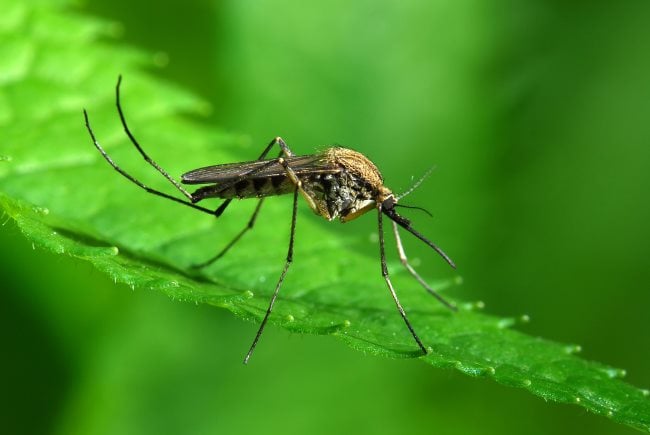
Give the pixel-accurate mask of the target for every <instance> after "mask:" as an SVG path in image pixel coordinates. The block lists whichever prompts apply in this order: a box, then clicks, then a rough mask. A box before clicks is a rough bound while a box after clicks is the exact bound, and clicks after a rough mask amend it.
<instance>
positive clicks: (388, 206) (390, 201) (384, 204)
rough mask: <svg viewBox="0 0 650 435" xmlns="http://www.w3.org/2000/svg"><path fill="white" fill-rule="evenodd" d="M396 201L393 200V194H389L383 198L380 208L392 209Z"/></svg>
mask: <svg viewBox="0 0 650 435" xmlns="http://www.w3.org/2000/svg"><path fill="white" fill-rule="evenodd" d="M396 203H397V201H395V197H394V196H393V195H391V196H389V197H388V198H386V199H385V200H384V202H382V203H381V208H383V209H384V210H392V209H394V208H395V204H396Z"/></svg>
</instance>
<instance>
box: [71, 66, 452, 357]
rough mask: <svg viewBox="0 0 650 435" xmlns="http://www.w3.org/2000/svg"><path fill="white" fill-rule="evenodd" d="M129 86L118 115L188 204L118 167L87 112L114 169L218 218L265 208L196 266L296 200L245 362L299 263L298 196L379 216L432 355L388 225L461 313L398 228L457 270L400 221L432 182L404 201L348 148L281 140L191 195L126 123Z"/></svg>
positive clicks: (229, 166)
mask: <svg viewBox="0 0 650 435" xmlns="http://www.w3.org/2000/svg"><path fill="white" fill-rule="evenodd" d="M121 83H122V76H119V78H118V80H117V85H116V87H115V104H116V106H117V113H118V115H119V117H120V121H121V123H122V127H123V128H124V132H125V133H126V135H127V136H128V138H129V140H130V141H131V143H132V144H133V146H134V147H135V148H136V149H137V150H138V152H139V153H140V154H141V155H142V157H143V158H144V160H145V161H146V162H147V163H148V164H149V165H151V166H153V167H154V168H155V169H156V171H158V172H159V173H160V174H161V175H162V176H163V177H165V178H166V179H167V180H168V181H169V182H170V183H171V184H172V185H173V186H174V187H175V188H176V190H177V191H178V192H180V194H182V195H183V197H184V198H179V197H176V196H173V195H170V194H167V193H165V192H162V191H160V190H156V189H152V188H151V187H148V186H146V185H145V184H144V183H142V182H141V181H139V180H138V179H136V178H135V177H133V176H132V175H130V174H128V173H127V172H126V171H124V170H123V169H122V168H121V167H120V166H118V165H117V164H116V163H115V162H114V161H113V160H112V159H111V157H110V156H109V155H108V154H107V153H106V151H105V150H104V149H103V148H102V146H101V145H100V144H99V142H98V141H97V139H96V137H95V134H94V132H93V130H92V128H91V126H90V121H89V119H88V113H87V112H86V110H85V109H84V111H83V113H84V119H85V123H86V128H87V129H88V133H89V134H90V137H91V139H92V142H93V144H94V145H95V147H96V148H97V150H98V151H99V152H100V153H101V155H102V156H103V157H104V159H106V161H107V162H108V163H109V164H110V165H111V166H112V167H113V169H115V170H116V171H117V172H119V173H120V174H121V175H122V176H124V177H125V178H126V179H128V180H129V181H131V182H132V183H134V184H136V185H137V186H139V187H140V188H142V189H144V190H145V191H147V192H149V193H151V194H154V195H157V196H160V197H163V198H166V199H169V200H171V201H174V202H177V203H180V204H183V205H185V206H188V207H191V208H193V209H195V210H198V211H200V212H203V213H207V214H210V215H212V216H214V217H219V216H221V215H222V214H223V212H224V211H225V210H226V208H227V207H228V205H230V203H231V202H232V200H233V199H234V198H238V199H244V198H257V199H258V202H257V206H256V207H255V210H254V211H253V214H252V215H251V217H250V218H249V220H248V223H247V224H246V226H245V227H244V228H243V229H242V230H241V231H240V232H239V233H238V234H237V235H236V236H235V237H234V238H233V239H232V240H231V241H230V243H228V244H227V245H226V246H225V247H224V248H223V249H222V250H221V251H220V252H218V253H217V254H216V255H214V256H213V257H211V258H209V259H208V260H207V261H204V262H203V263H200V264H197V265H195V267H199V268H202V267H206V266H208V265H210V264H212V263H214V262H215V261H217V260H218V259H219V258H221V257H223V256H224V255H225V254H226V252H228V251H229V250H230V248H232V247H233V245H235V244H236V243H237V242H238V241H239V240H240V239H241V237H242V236H243V235H244V234H245V233H246V232H247V231H249V230H251V229H252V228H253V226H254V225H255V221H256V219H257V216H258V214H259V212H260V209H261V207H262V203H263V202H264V199H265V198H266V197H267V196H276V195H284V194H291V195H292V196H293V207H292V214H291V229H290V233H289V249H288V252H287V256H286V259H285V263H284V267H283V269H282V272H281V273H280V278H279V279H278V281H277V283H276V285H275V289H274V291H273V295H272V296H271V300H270V301H269V305H268V308H267V309H266V314H265V315H264V318H263V319H262V323H261V324H260V326H259V329H258V331H257V334H256V335H255V338H254V340H253V343H252V344H251V346H250V349H249V350H248V353H247V354H246V357H245V358H244V364H248V361H249V360H250V358H251V355H252V354H253V351H254V350H255V347H256V346H257V343H258V341H259V339H260V337H261V336H262V332H263V331H264V327H265V326H266V323H267V321H268V319H269V316H270V315H271V312H272V311H273V306H274V305H275V301H276V299H277V296H278V293H279V291H280V287H282V283H283V282H284V279H285V276H286V274H287V271H288V270H289V267H290V266H291V263H292V262H293V246H294V239H295V233H296V216H297V211H298V196H301V197H302V198H304V200H305V201H306V202H307V204H308V205H309V208H311V209H312V211H314V213H316V214H317V215H319V216H322V217H323V218H325V219H327V220H328V221H332V220H334V219H339V220H340V221H341V222H349V221H351V220H353V219H356V218H358V217H359V216H361V215H363V214H365V213H367V212H369V211H370V210H373V209H375V210H377V229H378V233H379V257H380V263H381V274H382V276H383V278H384V280H385V281H386V285H387V286H388V290H389V291H390V294H391V297H392V298H393V301H394V302H395V305H396V306H397V310H398V311H399V314H400V316H402V319H403V320H404V323H405V324H406V327H407V328H408V330H409V332H410V333H411V335H412V336H413V339H414V340H415V342H416V343H417V345H418V347H419V349H420V350H421V351H422V354H423V355H426V354H427V349H426V347H425V346H424V344H423V343H422V340H420V337H419V336H418V335H417V333H416V332H415V329H414V328H413V326H412V325H411V322H410V321H409V319H408V317H407V315H406V312H405V311H404V308H403V307H402V304H401V303H400V301H399V298H398V297H397V293H396V292H395V288H394V287H393V284H392V282H391V279H390V275H389V273H388V267H387V265H386V254H385V249H384V222H383V216H384V215H385V216H387V217H388V218H389V219H390V220H391V223H392V226H393V234H394V236H395V242H396V244H397V251H398V254H399V258H400V261H401V263H402V264H403V266H404V267H405V268H406V269H407V271H408V272H409V273H410V274H411V275H412V276H413V277H414V278H415V279H416V280H417V281H418V282H419V283H420V285H421V286H422V287H423V288H424V289H425V290H426V291H427V292H429V293H430V294H431V295H433V296H434V297H435V298H436V299H438V300H439V301H440V302H441V303H442V304H443V305H445V306H446V307H447V308H449V309H451V310H452V311H456V306H455V305H453V304H451V303H450V302H448V301H446V300H445V299H444V298H443V297H442V296H441V295H440V294H438V293H437V292H436V291H435V290H433V289H432V288H431V287H430V286H429V285H428V284H427V283H426V281H424V279H423V278H422V277H421V276H420V275H419V274H418V273H417V272H416V271H415V269H414V268H413V267H412V266H411V265H410V264H409V262H408V259H407V257H406V253H405V251H404V247H403V245H402V240H401V238H400V235H399V231H398V227H401V228H403V229H405V230H406V231H408V232H409V233H411V234H412V235H414V236H415V237H417V238H418V239H420V240H421V241H422V242H424V243H426V244H427V245H428V246H429V247H430V248H432V249H433V250H434V251H435V252H437V253H438V254H439V255H440V256H441V257H442V258H443V259H444V260H445V261H446V262H447V263H448V264H449V265H450V266H451V267H452V268H456V265H455V264H454V262H453V261H452V260H451V259H450V258H449V257H448V256H447V254H445V253H444V252H443V251H442V250H441V249H440V248H439V247H438V246H436V245H435V244H434V243H433V242H431V241H430V240H429V239H427V238H426V237H424V236H423V235H422V234H420V233H419V232H418V231H416V230H415V229H414V228H413V227H412V226H411V222H410V221H409V220H408V219H406V218H405V217H403V216H401V215H399V214H398V213H397V211H396V208H397V207H400V206H402V205H401V204H398V201H399V200H400V199H401V198H402V197H404V196H406V195H408V194H409V193H411V192H412V191H413V190H414V189H415V188H416V187H417V186H418V185H419V184H420V182H421V181H422V179H423V178H424V177H423V178H421V179H420V180H419V181H418V182H416V183H415V185H414V186H413V187H412V188H411V189H409V190H408V191H407V192H405V193H403V194H402V195H396V194H394V193H393V192H392V191H391V190H390V189H388V188H387V187H386V186H384V180H383V178H382V175H381V173H380V172H379V170H378V169H377V167H376V166H375V164H374V163H372V162H371V161H370V160H369V159H368V158H367V157H366V156H364V155H363V154H361V153H359V152H357V151H353V150H351V149H348V148H342V147H331V148H328V149H326V150H324V151H323V152H320V153H318V154H313V155H304V156H297V155H294V153H293V152H292V151H291V150H290V149H289V147H288V146H287V144H286V143H285V142H284V140H282V138H281V137H276V138H274V139H273V140H272V141H271V142H270V143H269V144H268V145H267V146H266V148H264V151H262V154H260V156H259V157H258V158H257V160H254V161H250V162H239V163H226V164H221V165H211V166H206V167H203V168H199V169H195V170H192V171H189V172H187V173H185V174H183V175H182V176H181V183H182V184H186V185H191V184H196V185H204V186H202V187H199V188H198V189H196V190H195V191H194V192H192V193H190V192H189V191H188V190H186V189H185V188H184V187H183V186H182V185H181V183H179V182H178V181H177V180H175V179H174V178H172V177H171V176H170V175H169V173H168V172H167V171H165V170H164V169H163V168H162V167H161V166H160V165H158V163H156V162H155V161H154V160H152V159H151V157H149V155H148V154H147V153H146V152H145V151H144V149H143V148H142V146H141V145H140V144H139V143H138V141H137V140H136V138H135V137H134V135H133V133H132V132H131V129H130V128H129V126H128V124H127V122H126V117H125V116H124V111H123V110H122V104H121V103H120V85H121ZM276 146H277V147H278V148H280V152H279V154H278V157H277V158H271V159H269V158H267V155H268V154H269V152H270V151H271V150H272V149H273V148H274V147H276ZM426 175H428V174H425V176H426ZM207 198H221V199H224V201H223V202H222V203H221V205H219V206H218V207H217V208H216V209H214V210H213V209H210V208H206V207H203V206H202V205H198V204H197V203H198V202H200V201H202V200H204V199H207ZM402 207H408V206H402ZM412 208H417V207H412Z"/></svg>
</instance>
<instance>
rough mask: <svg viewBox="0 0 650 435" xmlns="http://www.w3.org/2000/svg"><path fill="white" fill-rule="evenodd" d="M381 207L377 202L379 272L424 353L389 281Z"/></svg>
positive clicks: (424, 352) (424, 349) (423, 348)
mask: <svg viewBox="0 0 650 435" xmlns="http://www.w3.org/2000/svg"><path fill="white" fill-rule="evenodd" d="M381 209H382V207H381V203H379V204H378V206H377V210H378V212H379V213H378V215H379V218H378V221H377V222H378V232H379V257H380V259H381V274H382V276H383V277H384V280H386V284H387V285H388V290H390V294H391V296H392V297H393V300H394V301H395V305H397V310H398V311H399V313H400V315H401V316H402V319H404V323H406V327H407V328H408V329H409V331H411V335H412V336H413V338H414V339H415V341H416V342H417V344H418V346H420V349H421V350H422V353H423V354H424V355H426V354H427V349H426V348H425V347H424V345H423V344H422V341H421V340H420V337H418V335H417V334H416V333H415V330H414V329H413V326H411V322H409V319H408V317H406V312H405V311H404V308H402V304H401V303H400V301H399V299H398V298H397V294H396V293H395V289H394V288H393V283H392V282H391V281H390V276H389V275H388V267H387V266H386V253H385V252H384V225H383V219H382V211H381Z"/></svg>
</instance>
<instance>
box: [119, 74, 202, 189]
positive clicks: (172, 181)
mask: <svg viewBox="0 0 650 435" xmlns="http://www.w3.org/2000/svg"><path fill="white" fill-rule="evenodd" d="M121 84H122V76H121V75H120V76H119V77H118V79H117V86H116V87H115V105H116V106H117V113H118V114H119V115H120V121H122V127H124V132H125V133H126V135H127V136H128V137H129V139H130V140H131V143H132V144H133V145H134V146H135V148H136V149H137V150H138V152H139V153H140V154H141V155H142V157H144V160H145V161H146V162H147V163H149V164H150V165H151V166H153V167H154V169H156V171H158V172H160V173H161V174H162V175H163V177H165V178H166V179H167V180H168V181H169V182H170V183H172V184H173V185H174V187H175V188H176V189H177V190H178V191H179V192H180V193H182V194H183V195H184V196H185V197H186V198H187V199H189V200H190V201H191V200H192V194H191V193H190V192H188V191H187V190H185V189H184V188H183V186H181V185H180V183H179V182H178V181H176V180H174V179H173V178H172V177H171V175H169V174H168V173H167V171H165V170H164V169H163V168H161V167H160V165H158V163H156V162H155V161H154V160H152V159H151V157H149V155H148V154H147V153H145V152H144V150H143V149H142V147H141V146H140V144H139V143H138V141H137V139H136V138H135V136H133V133H131V130H130V129H129V126H128V124H127V123H126V117H125V116H124V112H123V111H122V104H121V102H120V85H121Z"/></svg>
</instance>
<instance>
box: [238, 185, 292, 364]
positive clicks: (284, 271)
mask: <svg viewBox="0 0 650 435" xmlns="http://www.w3.org/2000/svg"><path fill="white" fill-rule="evenodd" d="M297 212H298V187H297V186H296V189H295V190H294V191H293V210H292V213H291V231H290V233H289V251H288V252H287V259H286V261H285V263H284V269H282V274H280V279H279V280H278V283H277V284H276V285H275V291H274V292H273V296H271V301H270V302H269V307H268V308H267V309H266V314H265V315H264V319H262V324H261V325H260V329H258V330H257V334H256V335H255V339H254V340H253V344H252V345H251V347H250V349H249V350H248V353H247V354H246V358H244V364H248V360H249V359H250V358H251V355H252V354H253V351H254V350H255V346H257V342H258V341H259V339H260V336H261V335H262V331H264V326H266V322H267V321H268V320H269V316H270V315H271V311H273V305H274V304H275V299H276V298H277V297H278V291H280V287H281V286H282V282H283V281H284V277H285V275H286V274H287V270H289V266H290V265H291V263H292V262H293V241H294V238H295V234H296V215H297Z"/></svg>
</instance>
